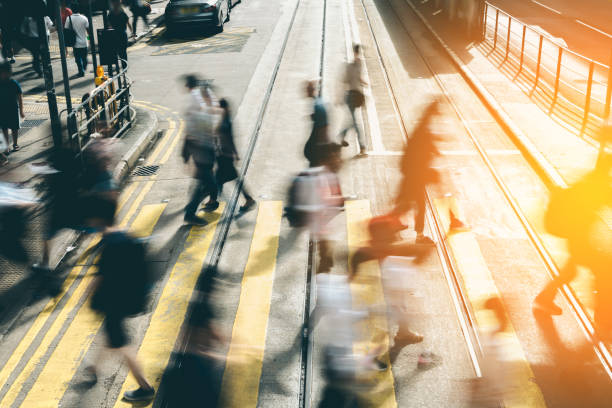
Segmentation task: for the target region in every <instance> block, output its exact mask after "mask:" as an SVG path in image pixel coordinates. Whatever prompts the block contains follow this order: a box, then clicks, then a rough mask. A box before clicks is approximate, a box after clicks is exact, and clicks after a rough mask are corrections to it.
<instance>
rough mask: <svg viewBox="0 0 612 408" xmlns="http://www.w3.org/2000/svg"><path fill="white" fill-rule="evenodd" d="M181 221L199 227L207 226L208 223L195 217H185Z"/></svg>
mask: <svg viewBox="0 0 612 408" xmlns="http://www.w3.org/2000/svg"><path fill="white" fill-rule="evenodd" d="M183 220H184V221H185V223H186V224H190V225H200V226H205V225H208V221H206V220H205V219H204V218H200V217H198V216H197V215H185V217H184V218H183Z"/></svg>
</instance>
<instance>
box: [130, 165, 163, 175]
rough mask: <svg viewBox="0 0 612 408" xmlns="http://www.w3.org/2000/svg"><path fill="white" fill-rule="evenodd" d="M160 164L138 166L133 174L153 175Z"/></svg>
mask: <svg viewBox="0 0 612 408" xmlns="http://www.w3.org/2000/svg"><path fill="white" fill-rule="evenodd" d="M157 170H159V166H157V165H153V166H138V167H136V168H135V169H134V171H133V172H132V176H152V175H154V174H155V173H157Z"/></svg>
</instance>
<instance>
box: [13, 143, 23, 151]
mask: <svg viewBox="0 0 612 408" xmlns="http://www.w3.org/2000/svg"><path fill="white" fill-rule="evenodd" d="M18 150H21V146H19V145H13V151H14V152H16V151H18Z"/></svg>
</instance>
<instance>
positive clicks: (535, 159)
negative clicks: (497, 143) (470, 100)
mask: <svg viewBox="0 0 612 408" xmlns="http://www.w3.org/2000/svg"><path fill="white" fill-rule="evenodd" d="M406 3H407V4H408V5H409V6H410V8H411V9H412V11H414V13H415V14H416V15H417V16H418V17H419V19H420V20H421V22H422V23H423V25H425V27H427V30H429V32H430V33H431V35H432V36H433V37H434V38H435V39H436V40H437V41H438V43H439V44H440V45H441V46H442V48H443V49H444V51H446V53H447V54H448V56H449V58H450V59H451V61H452V62H453V64H454V65H455V67H456V68H457V69H458V70H459V72H460V73H461V76H463V78H464V79H465V80H466V82H467V83H468V84H469V85H470V88H472V90H473V91H474V92H475V93H476V94H477V95H478V97H479V98H480V100H481V101H482V102H483V104H484V105H485V106H486V107H487V109H488V110H489V112H491V114H492V115H493V117H494V118H495V120H496V121H497V122H498V123H499V124H500V126H501V127H502V128H503V129H504V131H505V132H506V133H507V134H508V135H509V136H510V138H511V139H512V141H513V142H514V144H515V145H516V146H517V147H518V149H519V150H520V151H521V152H522V153H523V155H524V156H525V159H527V161H528V162H529V164H531V166H532V167H533V168H534V170H535V171H536V173H538V175H539V176H540V177H541V178H542V179H543V181H544V182H545V183H546V184H548V185H549V186H553V187H563V188H566V187H567V186H568V185H567V183H566V182H565V180H563V178H562V177H561V175H560V174H559V172H558V171H557V170H556V169H555V168H554V167H553V165H552V164H550V162H549V161H548V159H546V157H544V155H542V153H540V152H539V151H538V150H537V148H536V147H535V145H534V144H533V142H532V141H531V140H529V138H528V137H527V136H526V135H525V134H524V133H523V131H522V130H521V129H519V127H518V126H516V124H515V123H514V121H513V120H512V119H511V118H510V116H509V115H508V114H507V113H506V111H505V110H504V108H502V106H501V105H500V104H499V102H497V100H496V99H495V98H494V97H493V95H491V94H490V93H489V91H487V89H486V88H485V86H484V85H483V84H482V83H481V82H480V80H479V79H478V78H476V75H474V73H473V72H472V71H471V70H470V69H469V68H467V67H466V66H465V64H464V63H463V61H462V60H461V58H459V57H458V56H457V54H455V52H454V51H453V50H452V49H451V48H450V47H449V46H448V45H447V44H446V42H444V40H443V39H442V38H441V37H440V36H439V35H438V33H436V31H435V30H434V28H433V27H432V26H431V24H429V22H428V21H427V19H426V18H425V17H424V16H423V14H421V12H420V11H419V10H418V9H417V8H416V7H415V6H414V4H412V1H411V0H406Z"/></svg>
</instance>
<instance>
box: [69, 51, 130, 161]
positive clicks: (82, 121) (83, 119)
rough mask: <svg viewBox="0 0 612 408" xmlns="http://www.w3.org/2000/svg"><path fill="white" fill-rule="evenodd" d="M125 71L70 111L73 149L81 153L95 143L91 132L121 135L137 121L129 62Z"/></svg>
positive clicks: (113, 135)
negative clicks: (128, 67) (132, 99)
mask: <svg viewBox="0 0 612 408" xmlns="http://www.w3.org/2000/svg"><path fill="white" fill-rule="evenodd" d="M122 63H123V64H122V66H123V67H122V68H121V70H120V71H119V72H118V73H117V74H116V75H114V76H112V77H111V78H108V79H107V80H106V81H104V82H103V83H102V84H100V85H99V86H97V87H96V88H95V89H93V90H92V91H91V92H90V93H88V94H85V95H84V96H83V98H82V100H81V103H80V104H79V105H78V106H76V107H75V108H74V109H73V110H72V112H68V118H67V122H68V134H69V142H70V145H71V146H72V148H73V149H74V150H75V152H77V154H80V153H81V152H82V151H83V149H85V148H86V147H87V144H88V143H89V142H91V135H92V134H93V133H96V132H105V133H106V136H107V137H118V136H121V134H123V132H124V131H125V130H127V129H128V128H129V127H130V126H131V125H132V122H133V120H134V115H132V113H131V112H130V100H131V94H130V88H131V86H132V81H131V80H130V78H129V77H128V76H127V62H126V61H122Z"/></svg>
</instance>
